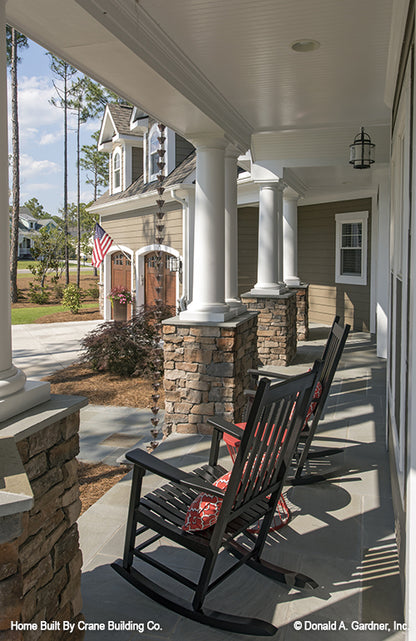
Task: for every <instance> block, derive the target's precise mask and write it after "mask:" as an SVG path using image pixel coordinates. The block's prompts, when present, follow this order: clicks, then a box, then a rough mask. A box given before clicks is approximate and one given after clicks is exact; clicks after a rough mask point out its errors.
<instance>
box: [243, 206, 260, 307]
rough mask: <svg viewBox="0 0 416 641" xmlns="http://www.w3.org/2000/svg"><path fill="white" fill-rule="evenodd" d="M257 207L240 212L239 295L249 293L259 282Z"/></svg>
mask: <svg viewBox="0 0 416 641" xmlns="http://www.w3.org/2000/svg"><path fill="white" fill-rule="evenodd" d="M258 224H259V214H258V208H257V207H241V208H239V210H238V293H239V295H240V294H244V293H245V292H248V291H249V290H250V289H252V287H253V286H254V285H255V284H256V282H257V239H258Z"/></svg>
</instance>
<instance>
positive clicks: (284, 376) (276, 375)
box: [247, 369, 292, 381]
mask: <svg viewBox="0 0 416 641" xmlns="http://www.w3.org/2000/svg"><path fill="white" fill-rule="evenodd" d="M247 373H248V374H250V376H253V377H254V378H261V377H265V378H279V379H281V380H282V381H287V380H289V378H292V377H291V376H290V375H289V374H281V373H280V372H269V371H266V370H263V369H249V370H247Z"/></svg>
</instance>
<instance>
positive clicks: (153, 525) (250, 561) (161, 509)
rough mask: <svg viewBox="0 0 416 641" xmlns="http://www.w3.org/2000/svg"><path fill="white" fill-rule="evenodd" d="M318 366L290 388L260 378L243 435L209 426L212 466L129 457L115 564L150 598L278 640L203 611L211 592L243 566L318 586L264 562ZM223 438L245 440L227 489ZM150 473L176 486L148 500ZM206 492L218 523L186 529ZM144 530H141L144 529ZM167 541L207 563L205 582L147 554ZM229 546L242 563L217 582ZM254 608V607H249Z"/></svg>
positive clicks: (216, 421) (257, 625)
mask: <svg viewBox="0 0 416 641" xmlns="http://www.w3.org/2000/svg"><path fill="white" fill-rule="evenodd" d="M319 367H320V366H319V365H315V366H314V369H313V371H311V372H308V373H306V374H302V375H301V376H298V377H293V378H292V379H291V380H290V381H288V382H284V383H271V382H270V381H269V380H267V379H264V380H261V381H260V383H259V385H258V389H257V392H256V395H255V398H254V401H253V404H252V406H251V410H250V415H249V417H248V421H247V425H246V428H245V430H244V431H243V430H241V429H240V428H238V427H237V426H235V425H233V424H232V423H228V422H226V421H225V420H223V419H222V418H217V417H215V418H213V419H212V420H210V421H209V422H210V423H211V425H213V427H214V433H213V438H212V442H211V449H210V457H209V463H208V465H204V466H203V467H201V468H199V469H196V470H194V472H193V473H191V474H187V473H185V472H182V471H181V470H178V469H177V468H175V467H173V466H171V465H169V464H168V463H166V462H163V461H161V460H159V459H158V458H157V457H156V456H154V455H152V454H148V453H147V452H144V451H142V450H139V449H137V450H133V451H131V452H129V453H128V454H127V458H128V459H129V460H130V461H131V462H132V463H134V472H133V481H132V489H131V495H130V506H129V514H128V520H127V531H126V539H125V548H124V557H123V559H122V560H121V559H120V560H119V561H117V562H115V563H113V564H112V567H113V568H114V569H115V570H116V571H117V572H118V573H119V574H120V575H121V576H123V577H124V578H125V579H127V581H129V582H130V583H132V584H133V585H134V586H135V587H136V588H138V589H139V590H140V591H141V592H143V593H144V594H146V595H147V596H149V597H150V598H152V599H154V600H155V601H157V602H158V603H161V604H162V605H164V606H166V607H168V608H170V609H171V610H173V611H175V612H177V613H178V614H180V615H182V616H185V617H188V618H190V619H193V620H196V621H199V622H201V623H204V624H206V625H210V626H213V627H217V628H221V629H224V630H228V631H232V632H237V633H242V634H250V635H258V636H271V635H273V634H275V632H276V631H277V628H276V627H275V626H273V625H272V624H270V623H268V622H266V621H262V620H259V619H254V618H250V617H241V616H237V615H233V614H226V613H222V612H218V611H215V610H210V609H208V608H205V607H204V600H205V597H206V595H207V594H208V593H209V592H211V590H213V589H214V588H215V587H217V585H219V584H220V583H221V582H222V581H223V580H224V579H227V578H228V577H229V576H230V575H231V574H232V573H233V572H234V571H235V570H237V569H238V568H239V567H241V566H242V565H244V564H246V565H247V566H249V567H250V568H252V569H254V570H257V571H258V572H260V573H262V574H264V575H265V576H267V577H269V578H271V579H275V580H277V581H279V582H281V583H285V584H286V585H288V586H290V587H291V588H307V589H315V588H317V587H318V584H317V583H316V582H315V581H314V580H313V579H311V578H309V577H307V576H305V575H303V574H299V573H296V572H293V571H290V570H286V569H284V568H280V567H277V566H274V565H272V564H270V563H268V562H267V561H264V560H262V559H261V556H262V552H263V548H264V545H265V542H266V537H267V534H268V531H269V527H270V524H271V521H272V519H273V515H274V512H275V509H276V504H277V502H278V500H279V497H280V494H281V492H282V488H283V484H284V482H285V477H286V473H287V470H288V468H289V465H290V462H291V460H292V458H293V455H294V452H295V449H296V445H297V442H298V440H299V434H300V431H301V429H302V426H303V424H304V421H305V417H306V413H307V410H308V406H309V403H310V399H311V396H312V393H313V390H314V389H315V385H316V380H317V376H319ZM223 433H230V434H233V435H234V436H236V437H239V438H240V439H241V445H240V447H239V449H238V453H237V457H236V460H235V463H234V465H233V468H232V471H231V472H230V473H229V475H228V476H229V480H228V486H227V487H226V489H220V488H219V487H218V485H214V483H215V482H216V481H218V480H219V479H220V478H221V477H222V476H223V475H224V474H225V473H226V472H227V471H226V470H225V469H224V468H223V467H221V466H220V465H218V452H219V446H220V442H221V436H222V434H223ZM147 470H148V471H150V472H154V473H155V474H157V475H158V476H161V477H163V478H165V479H167V480H168V481H169V483H168V484H166V485H163V486H161V487H159V488H158V489H155V490H154V491H152V492H150V493H149V494H146V495H145V496H141V485H142V479H143V476H144V475H145V473H146V471H147ZM201 493H204V494H206V495H208V499H209V498H211V499H212V501H213V502H216V503H217V504H218V503H219V511H218V514H217V520H216V522H215V523H213V524H212V525H211V526H209V527H207V528H206V529H202V530H200V531H193V532H189V531H184V529H183V526H184V523H185V519H186V515H187V512H188V508H189V507H190V506H191V504H195V499H197V502H198V500H200V496H201ZM205 498H207V497H206V496H205ZM259 519H261V526H260V527H259V528H258V529H256V530H255V531H252V530H251V529H250V528H251V526H252V525H253V524H254V523H257V522H258V521H259ZM138 524H141V527H139V528H138V527H137V525H138ZM144 533H147V538H146V540H145V541H144V542H136V537H141V536H142V535H144ZM162 537H166V538H167V539H170V540H171V541H173V542H174V543H176V544H179V545H181V546H183V547H184V548H186V549H188V550H189V551H191V552H194V553H195V554H197V555H199V556H200V557H202V558H203V559H204V562H203V564H202V569H201V572H200V575H199V580H198V582H193V581H191V580H190V579H189V578H187V577H185V576H183V575H182V574H180V573H179V572H177V571H175V570H174V569H172V567H169V566H167V565H165V564H164V563H162V562H161V561H159V560H156V558H155V556H156V553H153V554H152V553H151V554H145V553H144V550H145V548H146V547H148V546H149V545H150V544H151V543H153V542H155V541H157V540H158V539H160V538H162ZM237 538H238V540H236V539H237ZM140 540H142V539H140ZM222 548H226V549H227V550H228V551H229V552H231V553H232V554H233V555H234V556H236V557H237V559H238V560H237V561H236V562H235V563H234V564H233V566H232V567H231V568H229V569H228V570H226V571H225V572H223V573H222V574H221V575H220V576H218V577H216V578H214V579H213V572H214V567H215V565H216V561H217V557H218V555H219V552H220V551H221V549H222ZM137 559H139V560H140V561H145V562H147V563H149V564H150V565H151V566H153V567H154V568H157V570H160V571H161V572H162V573H164V574H166V575H168V576H169V577H171V578H173V579H176V580H177V581H179V582H180V583H181V584H183V585H185V586H186V587H187V588H189V589H190V590H191V591H193V592H194V593H195V594H194V597H193V600H192V601H190V602H188V601H186V600H185V599H182V598H181V597H179V596H178V595H177V594H175V593H174V592H171V591H168V590H167V588H165V587H162V585H161V584H159V581H158V582H157V583H155V582H154V581H152V580H151V579H150V578H148V577H147V576H146V573H145V571H144V572H139V571H138V570H137V569H136V568H135V567H133V562H134V561H135V560H137ZM249 607H250V603H247V608H248V609H249Z"/></svg>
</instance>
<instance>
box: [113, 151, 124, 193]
mask: <svg viewBox="0 0 416 641" xmlns="http://www.w3.org/2000/svg"><path fill="white" fill-rule="evenodd" d="M117 155H118V156H119V157H120V168H119V169H118V170H117V171H119V172H120V184H119V186H118V187H116V186H115V170H114V161H115V159H116V157H117ZM122 158H123V156H122V150H121V147H116V148H115V149H114V152H113V157H112V159H111V171H112V174H113V175H112V178H113V180H112V185H113V194H117V193H118V192H120V191H121V190H122V186H123V175H122Z"/></svg>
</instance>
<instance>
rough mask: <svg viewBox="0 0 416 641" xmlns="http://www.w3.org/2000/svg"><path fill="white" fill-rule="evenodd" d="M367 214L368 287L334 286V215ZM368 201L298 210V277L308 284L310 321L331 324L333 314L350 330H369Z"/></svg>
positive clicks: (369, 229) (369, 246)
mask: <svg viewBox="0 0 416 641" xmlns="http://www.w3.org/2000/svg"><path fill="white" fill-rule="evenodd" d="M354 211H368V212H369V221H368V247H367V257H368V264H367V285H344V284H340V283H335V215H336V214H340V213H344V212H354ZM370 249H371V200H370V199H361V200H349V201H343V202H336V203H323V204H319V205H308V206H304V207H299V209H298V265H299V277H300V279H301V280H302V281H304V282H305V283H309V285H310V287H309V320H310V321H311V322H316V323H325V324H330V323H331V322H332V320H333V317H334V316H335V314H338V315H339V316H340V317H341V319H342V320H343V321H344V322H346V323H349V324H351V326H352V328H353V329H356V330H364V331H369V329H370V279H371V274H370Z"/></svg>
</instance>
